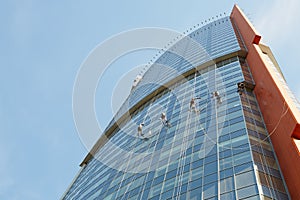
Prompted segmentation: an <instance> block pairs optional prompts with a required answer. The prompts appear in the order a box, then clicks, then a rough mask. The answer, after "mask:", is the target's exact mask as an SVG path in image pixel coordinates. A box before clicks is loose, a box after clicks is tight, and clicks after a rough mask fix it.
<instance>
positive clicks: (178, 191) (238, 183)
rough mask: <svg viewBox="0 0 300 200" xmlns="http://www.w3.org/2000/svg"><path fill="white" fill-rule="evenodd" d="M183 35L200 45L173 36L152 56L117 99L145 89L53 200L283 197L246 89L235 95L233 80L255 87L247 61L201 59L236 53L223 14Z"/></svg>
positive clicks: (236, 41)
mask: <svg viewBox="0 0 300 200" xmlns="http://www.w3.org/2000/svg"><path fill="white" fill-rule="evenodd" d="M187 37H190V38H192V39H193V41H196V42H197V43H199V44H200V46H201V47H202V48H203V49H204V50H205V51H203V52H200V53H199V52H198V53H197V52H193V49H194V47H193V45H192V43H193V42H191V43H190V42H187V43H186V44H185V43H184V41H185V40H180V41H179V42H178V43H177V44H175V45H174V46H173V47H171V48H177V49H180V48H182V49H184V51H181V50H180V53H178V52H179V51H177V52H175V51H171V50H172V49H171V50H170V51H167V52H165V53H164V54H163V55H162V56H161V57H160V58H158V59H157V61H156V62H155V64H156V65H155V64H154V65H153V66H152V67H150V69H149V70H148V72H146V74H145V75H144V77H143V80H142V82H141V83H143V82H144V84H141V85H140V86H139V87H137V88H136V89H135V90H134V91H133V92H132V93H131V95H130V96H129V97H128V99H127V100H126V102H127V104H128V105H129V108H131V107H133V106H134V105H136V104H137V103H138V102H139V101H142V100H143V99H144V98H145V97H146V96H147V95H149V94H151V93H152V95H151V96H150V97H149V98H148V99H147V101H145V102H144V103H143V104H141V106H139V107H138V108H137V109H135V110H134V111H133V112H132V113H131V115H130V118H129V117H128V118H126V119H125V120H123V121H122V122H120V123H119V126H118V128H116V129H115V130H113V132H112V134H110V135H109V136H108V140H107V142H106V143H105V144H104V145H103V146H102V147H101V148H99V149H98V150H97V152H96V155H95V157H94V158H92V159H90V160H89V162H87V164H86V165H85V166H83V169H82V171H81V172H80V174H79V175H78V177H77V178H76V180H75V181H74V183H73V184H72V186H71V187H70V189H69V190H68V191H67V192H66V194H65V196H64V197H63V199H153V200H154V199H289V194H288V191H287V189H286V186H285V183H284V181H283V179H282V175H281V172H280V168H279V166H278V163H277V160H276V156H275V154H274V151H273V148H272V144H271V142H270V140H269V138H268V132H267V130H266V128H265V124H264V121H263V119H262V116H261V112H260V110H259V107H258V104H257V101H256V98H255V95H254V93H253V92H252V91H251V89H249V88H247V89H245V91H243V93H242V94H239V93H238V92H237V84H238V83H240V82H245V81H246V82H247V83H250V84H252V85H255V83H254V82H253V80H252V76H251V73H250V71H249V69H248V65H247V61H246V60H245V59H244V58H242V57H240V56H237V55H235V56H229V58H228V57H226V58H225V57H224V59H223V60H222V59H221V61H218V62H216V63H215V64H209V65H205V63H206V62H207V61H210V60H215V59H217V58H222V57H223V56H226V55H230V54H231V53H234V52H238V51H246V50H245V48H244V47H243V46H241V41H240V40H241V38H240V37H237V36H236V31H235V30H234V28H233V26H232V24H231V21H230V19H229V18H228V17H226V18H223V19H219V20H217V21H215V22H212V23H210V24H208V25H206V26H204V27H202V28H200V29H198V30H196V31H194V32H192V33H191V34H189V36H187ZM174 52H175V53H174ZM202 53H203V57H201V55H202ZM178 54H179V55H181V56H179V55H178ZM195 55H196V56H195ZM199 56H200V57H199ZM187 57H188V58H187ZM161 65H164V66H169V67H170V68H172V69H174V73H170V72H169V73H167V72H164V71H161V70H163V69H162V68H160V67H159V66H161ZM186 72H189V73H186ZM184 73H185V75H184V76H182V77H181V78H179V79H176V81H175V82H174V83H173V84H171V85H170V86H168V87H165V88H164V89H163V90H157V88H158V87H160V86H162V85H165V84H166V83H167V82H169V81H170V80H172V79H174V78H177V77H178V76H179V75H182V74H184ZM157 74H160V76H158V75H157ZM178 74H179V75H178ZM156 79H157V80H156ZM147 81H148V82H151V83H150V84H147ZM193 98H194V104H193V106H192V104H191V101H192V99H193ZM126 102H125V103H126ZM124 105H125V104H124ZM126 108H127V110H128V106H123V107H122V108H121V109H120V111H119V112H118V114H117V116H116V118H115V120H113V121H112V122H111V123H110V125H109V126H108V128H107V130H108V129H109V128H110V127H111V126H112V124H114V123H115V121H116V120H117V119H119V118H120V117H121V116H122V115H123V114H124V113H125V112H126V111H127V110H126ZM162 113H165V116H167V119H168V122H167V123H166V121H163V120H161V115H162ZM140 124H144V126H143V129H142V134H139V133H138V131H137V127H138V126H139V125H140Z"/></svg>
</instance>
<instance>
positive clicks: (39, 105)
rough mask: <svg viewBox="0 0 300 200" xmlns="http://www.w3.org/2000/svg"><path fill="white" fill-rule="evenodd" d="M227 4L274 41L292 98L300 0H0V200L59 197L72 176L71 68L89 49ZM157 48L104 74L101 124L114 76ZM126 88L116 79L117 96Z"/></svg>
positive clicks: (298, 89)
mask: <svg viewBox="0 0 300 200" xmlns="http://www.w3.org/2000/svg"><path fill="white" fill-rule="evenodd" d="M202 2H203V1H202ZM234 3H238V4H239V6H240V7H241V8H243V9H244V12H245V13H246V14H247V15H248V16H249V17H250V19H251V21H253V23H254V25H255V27H256V28H257V30H258V31H259V32H260V33H261V34H262V36H263V42H265V43H267V44H268V45H269V46H270V47H271V49H272V50H273V53H274V54H275V57H276V59H277V61H278V63H279V65H280V66H281V68H282V71H283V73H284V75H285V78H286V79H287V82H288V84H289V85H290V87H291V89H292V91H293V92H294V93H295V94H296V96H297V97H298V99H299V98H300V81H299V79H298V77H297V76H299V72H300V69H299V66H298V62H296V59H295V58H298V57H299V55H300V48H299V41H300V34H299V32H300V21H299V20H298V19H300V13H299V12H297V11H298V10H299V9H300V2H299V1H298V0H286V1H280V0H272V1H271V0H265V1H257V0H254V1H229V0H228V1H226V2H225V1H217V0H211V1H209V3H205V4H203V3H201V1H197V0H190V1H159V0H153V1H147V2H146V1H145V2H142V1H137V0H136V1H131V0H129V1H123V2H115V1H110V2H109V1H107V2H105V3H104V1H76V2H74V1H61V2H59V1H38V0H27V1H25V0H11V1H1V3H0V26H1V31H0V44H1V45H0V60H1V73H0V91H1V93H0V135H1V140H0V177H1V179H0V199H22V200H23V199H32V200H35V199H43V200H47V199H49V200H50V199H58V198H60V197H61V195H62V194H63V193H64V191H65V190H66V188H67V187H68V185H69V184H70V183H71V180H72V179H73V177H74V176H75V174H76V173H77V172H78V170H79V166H78V165H79V163H80V162H81V161H82V159H83V158H84V156H85V155H86V154H87V150H86V149H85V147H84V145H83V144H82V143H81V141H80V139H79V136H78V134H77V132H76V127H75V125H74V121H73V114H72V91H73V84H74V81H75V78H76V74H77V71H78V70H79V67H80V65H81V63H82V62H83V61H84V59H85V58H86V57H87V56H88V54H89V52H90V51H92V50H93V48H95V47H96V46H97V45H98V44H99V43H101V42H102V41H104V40H105V39H107V38H108V37H110V36H112V35H114V34H117V33H119V32H121V31H126V30H129V29H133V28H141V27H163V28H170V29H174V30H177V31H180V32H183V31H185V30H186V29H187V28H189V27H191V26H193V25H195V24H197V23H199V22H201V21H204V20H206V19H208V18H210V17H212V16H215V15H218V14H220V13H224V12H226V13H229V12H230V11H231V9H232V6H233V5H234ZM154 54H155V52H153V51H145V52H136V53H133V54H130V55H128V56H127V57H126V56H124V57H122V58H120V60H119V61H117V62H115V63H114V64H113V65H112V66H111V67H110V69H109V70H108V71H107V73H106V75H105V76H104V78H103V80H101V81H100V83H99V86H98V90H97V94H96V102H97V103H96V108H97V116H98V120H99V122H100V124H101V126H105V125H106V124H107V122H108V121H109V120H110V119H111V117H112V114H111V113H112V111H111V96H112V91H113V89H114V87H115V85H116V82H117V80H118V79H119V78H120V77H121V76H122V74H124V73H126V72H127V71H129V70H130V69H131V68H132V67H133V66H134V67H135V66H137V65H139V64H143V63H147V62H148V61H149V60H150V59H151V58H152V57H153V55H154ZM136 73H137V72H136V71H134V72H133V73H132V74H134V75H135V74H136ZM126 80H128V79H126ZM128 81H129V80H128ZM130 81H131V80H130ZM125 82H126V81H125ZM129 84H130V82H128V83H127V84H124V85H123V84H122V87H124V93H126V91H128V88H129ZM118 87H120V86H118ZM122 89H123V88H122Z"/></svg>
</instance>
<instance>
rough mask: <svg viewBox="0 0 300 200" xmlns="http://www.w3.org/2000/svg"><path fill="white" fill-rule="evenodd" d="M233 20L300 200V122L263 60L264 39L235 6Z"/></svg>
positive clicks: (277, 148)
mask: <svg viewBox="0 0 300 200" xmlns="http://www.w3.org/2000/svg"><path fill="white" fill-rule="evenodd" d="M231 19H232V21H233V23H235V25H236V26H237V28H238V29H239V31H240V34H241V35H242V37H243V39H244V42H245V45H246V46H247V49H248V55H247V57H246V59H247V61H248V64H249V67H250V69H251V72H252V75H253V79H254V81H255V83H256V86H255V89H254V93H255V95H256V98H257V101H258V103H259V107H260V109H261V112H262V115H263V118H264V120H265V123H266V126H267V129H268V132H269V134H270V138H271V141H272V144H273V146H274V150H275V152H276V156H277V158H278V161H279V164H280V167H281V170H282V173H283V176H284V179H285V181H286V184H287V186H288V189H289V192H290V195H291V197H292V199H300V190H299V189H298V187H299V185H300V156H299V153H298V150H297V148H296V146H295V144H294V142H293V138H292V137H295V138H299V137H300V126H299V122H297V120H296V118H295V116H294V114H293V112H292V110H291V108H290V107H289V105H288V103H287V101H286V99H285V97H284V95H283V94H282V93H281V91H280V89H279V88H278V86H277V84H276V82H275V81H274V79H273V78H272V75H271V73H270V71H269V70H268V68H267V66H266V63H265V62H264V60H263V57H262V54H263V53H262V51H261V49H260V47H259V45H258V44H259V41H260V38H261V37H260V36H259V35H258V34H257V32H256V31H255V29H254V28H253V27H252V25H251V24H250V23H249V21H248V20H247V18H246V17H245V15H244V14H243V13H242V11H241V10H240V9H239V8H238V7H237V6H234V9H233V11H232V13H231Z"/></svg>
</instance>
